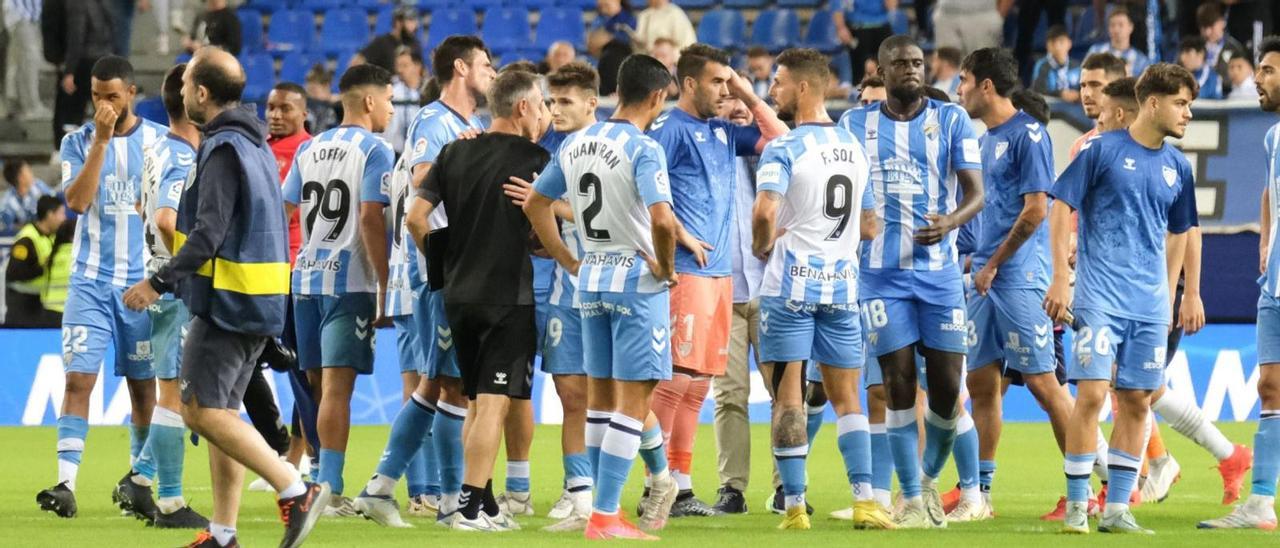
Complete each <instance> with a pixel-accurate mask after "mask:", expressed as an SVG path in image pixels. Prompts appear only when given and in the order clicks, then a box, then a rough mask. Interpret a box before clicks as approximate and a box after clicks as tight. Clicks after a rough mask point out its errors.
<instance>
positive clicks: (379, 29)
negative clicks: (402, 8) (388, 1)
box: [373, 6, 422, 36]
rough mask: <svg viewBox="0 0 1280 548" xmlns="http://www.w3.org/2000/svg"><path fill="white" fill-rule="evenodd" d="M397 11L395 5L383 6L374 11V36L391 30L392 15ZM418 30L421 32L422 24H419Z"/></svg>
mask: <svg viewBox="0 0 1280 548" xmlns="http://www.w3.org/2000/svg"><path fill="white" fill-rule="evenodd" d="M395 12H396V10H395V7H394V6H383V7H381V8H378V9H377V11H375V12H374V18H373V35H374V36H377V35H380V34H386V33H388V32H391V17H392V16H393V15H395ZM418 30H419V32H421V30H422V25H421V24H419V25H418Z"/></svg>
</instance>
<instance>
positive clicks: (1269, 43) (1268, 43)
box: [1258, 35, 1280, 61]
mask: <svg viewBox="0 0 1280 548" xmlns="http://www.w3.org/2000/svg"><path fill="white" fill-rule="evenodd" d="M1268 53H1280V36H1274V35H1272V36H1268V37H1266V38H1263V39H1262V43H1261V44H1258V60H1259V61H1261V60H1262V58H1263V57H1266V56H1267V54H1268Z"/></svg>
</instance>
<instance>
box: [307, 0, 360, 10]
mask: <svg viewBox="0 0 1280 548" xmlns="http://www.w3.org/2000/svg"><path fill="white" fill-rule="evenodd" d="M352 3H353V2H352V1H351V0H300V1H297V2H295V5H296V6H297V7H298V9H304V10H311V11H313V12H316V13H322V12H324V11H327V10H331V9H337V8H341V7H344V6H349V5H351V4H352Z"/></svg>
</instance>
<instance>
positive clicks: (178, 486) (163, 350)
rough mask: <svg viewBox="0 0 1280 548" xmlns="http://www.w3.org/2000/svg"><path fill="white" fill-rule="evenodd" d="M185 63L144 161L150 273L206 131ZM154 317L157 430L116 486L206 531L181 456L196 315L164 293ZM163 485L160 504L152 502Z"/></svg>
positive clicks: (174, 521)
mask: <svg viewBox="0 0 1280 548" xmlns="http://www.w3.org/2000/svg"><path fill="white" fill-rule="evenodd" d="M186 67H187V65H186V64H180V65H178V66H175V67H173V68H172V69H170V70H169V72H168V74H166V75H165V77H164V82H163V84H162V86H161V99H162V100H163V102H164V109H165V112H166V113H167V114H168V115H169V133H168V134H166V135H165V136H164V138H163V139H161V140H160V141H158V142H157V143H156V144H155V145H154V146H152V147H151V148H148V149H146V150H145V152H144V156H145V159H144V160H143V164H142V193H141V194H142V202H141V203H140V210H141V214H142V222H143V229H144V230H145V231H146V234H145V236H144V241H145V242H146V245H147V251H148V252H149V254H150V258H149V259H148V260H147V272H148V273H149V274H155V273H156V272H158V271H159V270H160V268H161V267H162V266H164V265H165V264H168V262H169V259H171V258H173V249H174V231H175V226H176V223H177V220H178V204H179V202H181V200H182V191H183V189H184V188H185V186H186V183H187V179H188V178H189V177H194V176H195V173H194V171H193V169H192V168H193V167H195V163H196V150H195V147H196V145H198V144H199V143H200V129H199V128H197V127H196V126H195V125H194V124H192V123H191V121H190V120H189V119H187V113H186V110H185V108H184V107H183V106H182V75H183V73H184V72H185V71H186ZM148 314H149V315H150V316H151V352H152V357H153V362H154V364H155V371H156V378H157V379H159V381H160V382H159V383H157V384H158V387H159V390H158V391H159V398H158V401H157V402H156V407H155V411H154V412H153V413H152V415H151V432H150V435H148V436H147V443H146V445H144V446H143V447H142V452H141V454H140V455H139V456H138V461H137V462H135V463H134V465H133V470H134V473H133V474H131V475H130V476H129V478H128V481H121V482H120V484H119V485H118V486H117V487H116V495H117V497H118V498H119V499H120V500H119V501H117V502H119V504H120V507H121V508H123V509H126V510H131V511H133V512H134V515H136V516H137V517H138V518H140V519H143V520H146V521H148V522H149V523H152V524H154V525H155V526H156V527H160V528H182V529H203V528H205V527H208V526H209V520H207V519H205V518H204V516H201V515H200V514H197V513H196V512H195V511H194V510H192V509H191V507H190V506H187V503H186V502H185V501H184V500H183V498H182V459H183V453H184V451H185V440H184V438H185V434H186V425H185V424H183V422H182V399H181V398H182V394H181V391H180V390H179V389H178V360H179V357H180V355H181V353H182V341H183V339H185V338H186V331H187V321H188V320H189V319H190V314H189V313H188V312H187V307H186V305H185V304H183V303H182V301H181V300H179V299H177V298H175V297H174V296H173V295H172V294H166V295H163V296H162V297H161V298H160V300H159V301H156V303H155V304H154V305H152V306H151V307H150V308H149V309H148ZM153 481H154V482H156V484H157V485H156V488H157V491H158V492H159V495H160V499H159V501H158V503H157V502H155V501H152V500H151V484H152V482H153Z"/></svg>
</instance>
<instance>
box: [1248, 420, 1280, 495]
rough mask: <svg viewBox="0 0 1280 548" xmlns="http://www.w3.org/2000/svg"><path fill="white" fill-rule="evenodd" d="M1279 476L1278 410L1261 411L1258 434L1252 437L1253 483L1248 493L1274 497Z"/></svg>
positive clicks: (1279, 425)
mask: <svg viewBox="0 0 1280 548" xmlns="http://www.w3.org/2000/svg"><path fill="white" fill-rule="evenodd" d="M1277 476H1280V410H1269V409H1264V410H1262V415H1261V417H1260V419H1259V420H1258V433H1257V434H1254V435H1253V483H1252V484H1251V486H1250V487H1249V492H1250V493H1253V494H1255V495H1262V496H1267V497H1274V496H1276V477H1277Z"/></svg>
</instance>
